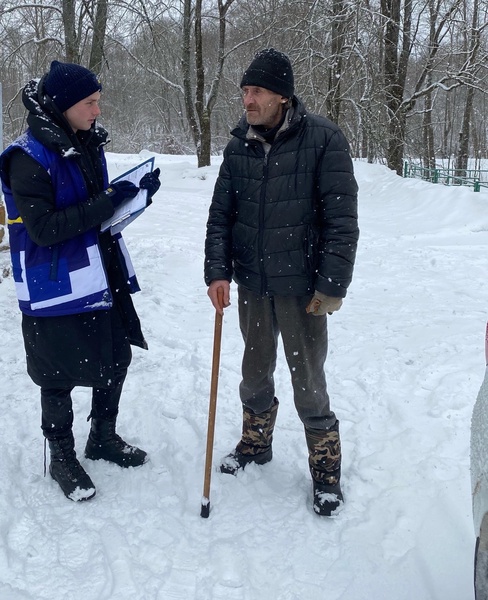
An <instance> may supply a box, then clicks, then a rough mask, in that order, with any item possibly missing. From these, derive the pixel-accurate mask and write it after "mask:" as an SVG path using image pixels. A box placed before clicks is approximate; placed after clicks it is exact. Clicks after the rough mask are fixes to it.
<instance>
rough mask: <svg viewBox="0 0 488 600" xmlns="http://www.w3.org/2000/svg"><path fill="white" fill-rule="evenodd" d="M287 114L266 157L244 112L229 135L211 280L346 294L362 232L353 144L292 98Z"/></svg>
mask: <svg viewBox="0 0 488 600" xmlns="http://www.w3.org/2000/svg"><path fill="white" fill-rule="evenodd" d="M290 113H291V115H292V116H291V119H290ZM287 119H289V121H288V122H287V127H286V128H285V130H284V131H282V132H281V133H279V135H278V136H277V137H276V139H275V141H274V142H273V144H272V146H271V148H269V152H268V153H266V149H267V148H266V145H265V144H263V143H262V141H260V140H259V139H258V137H257V136H255V137H254V139H252V137H250V136H249V134H248V130H249V125H248V124H247V121H246V119H245V117H243V118H242V119H241V121H240V123H239V126H238V127H237V128H236V129H234V131H232V134H233V136H234V137H233V139H231V141H230V142H229V143H228V145H227V147H226V149H225V151H224V158H223V162H222V165H221V168H220V172H219V177H218V179H217V182H216V184H215V189H214V195H213V199H212V203H211V206H210V211H209V218H208V223H207V237H206V242H205V281H206V283H207V285H209V284H210V283H211V282H212V281H213V280H215V279H227V280H228V281H230V280H231V279H232V277H233V278H234V279H235V281H236V282H237V283H238V284H239V285H242V286H244V287H245V288H247V289H249V290H251V291H253V292H255V293H257V294H260V295H271V296H273V295H279V296H303V295H306V294H310V293H312V292H313V291H314V290H315V289H317V290H319V291H320V292H322V293H324V294H327V295H329V296H335V297H341V298H343V297H345V295H346V290H347V287H348V286H349V284H350V282H351V278H352V273H353V267H354V260H355V256H356V247H357V241H358V237H359V229H358V224H357V191H358V187H357V184H356V180H355V178H354V173H353V165H352V160H351V157H350V154H349V144H348V142H347V140H346V138H345V137H344V135H343V134H342V132H341V130H340V129H339V127H338V126H337V125H335V124H334V123H332V122H331V121H329V120H328V119H326V118H324V117H321V116H318V115H313V114H307V112H306V111H305V108H304V106H303V105H302V104H301V102H300V101H299V100H298V98H296V97H295V98H294V99H293V108H292V109H291V110H290V111H289V113H288V115H287ZM249 131H250V132H252V130H249Z"/></svg>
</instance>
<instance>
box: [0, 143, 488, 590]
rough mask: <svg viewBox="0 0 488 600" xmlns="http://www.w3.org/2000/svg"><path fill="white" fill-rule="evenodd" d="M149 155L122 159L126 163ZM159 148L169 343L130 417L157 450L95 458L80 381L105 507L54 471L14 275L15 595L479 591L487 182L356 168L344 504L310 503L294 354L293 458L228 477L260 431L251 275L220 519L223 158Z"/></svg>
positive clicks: (5, 493) (10, 563) (144, 241)
mask: <svg viewBox="0 0 488 600" xmlns="http://www.w3.org/2000/svg"><path fill="white" fill-rule="evenodd" d="M148 156H150V155H149V153H145V152H143V153H141V154H140V155H135V156H134V155H116V154H109V155H108V158H109V166H110V172H111V176H112V177H115V176H117V175H119V174H120V173H122V172H123V171H125V170H127V169H129V168H131V167H133V166H134V165H136V164H137V163H138V162H142V160H145V159H146V158H147V157H148ZM155 159H156V166H158V167H160V168H161V179H162V182H163V183H162V186H161V189H160V191H159V192H158V194H157V195H156V197H155V200H154V203H153V205H152V206H151V207H150V208H149V209H148V210H147V211H146V212H145V213H144V214H143V215H142V216H141V217H140V218H139V219H138V220H137V221H135V222H133V223H132V224H131V225H130V226H129V227H128V228H127V229H126V232H125V239H126V242H127V244H128V246H129V249H130V251H131V255H132V258H133V262H134V264H135V266H136V270H137V273H138V277H139V281H140V283H141V287H142V292H141V293H140V294H137V295H136V296H135V297H134V300H135V303H136V305H137V308H138V311H139V314H140V317H141V321H142V324H143V328H144V331H145V334H146V337H147V340H148V343H149V351H148V352H145V351H143V350H139V349H134V360H133V364H132V366H131V370H130V373H129V377H128V379H127V383H126V387H125V392H124V394H123V399H122V404H121V410H120V419H119V433H121V434H122V435H123V436H124V437H125V438H126V439H127V440H128V441H130V442H132V443H136V444H138V445H140V446H141V447H142V448H144V449H146V450H147V451H148V452H149V454H150V457H151V461H150V462H149V463H148V464H147V465H144V466H143V467H141V468H139V469H130V470H128V471H126V470H122V469H120V468H119V467H117V466H115V465H111V464H108V463H105V462H91V461H87V460H86V459H84V458H83V457H82V450H83V447H84V444H85V439H86V436H87V432H88V423H87V422H86V417H87V415H88V413H89V404H90V391H89V390H88V389H83V388H77V389H76V390H75V393H74V402H75V436H76V439H77V448H78V450H79V454H80V456H81V457H82V458H81V460H82V463H83V464H84V465H85V467H86V469H87V470H88V472H89V474H90V475H91V477H92V479H93V480H94V482H95V484H96V486H97V495H96V497H95V498H94V499H93V500H91V501H89V502H86V503H79V504H76V503H73V502H70V501H68V500H67V499H66V498H65V497H64V496H63V494H62V493H61V491H60V490H59V488H58V486H57V484H56V483H54V482H53V481H52V480H51V479H50V477H49V476H47V477H43V438H42V435H41V430H40V409H39V391H38V389H37V387H36V386H35V385H34V384H33V383H32V382H31V381H30V380H29V378H28V376H27V374H26V372H25V363H24V352H23V345H22V338H21V332H20V314H19V311H18V308H17V302H16V298H15V294H14V288H13V283H12V280H11V279H10V278H8V277H7V278H4V279H3V281H2V282H1V283H0V302H1V306H2V311H0V331H1V335H2V351H1V354H0V366H1V372H2V374H3V376H2V381H3V383H2V395H1V398H2V400H1V406H2V410H1V418H0V449H1V450H0V453H1V460H0V598H1V599H2V600H52V599H53V598H56V599H60V600H61V599H62V600H325V599H327V600H370V599H374V600H412V599H413V598H415V599H416V600H471V599H472V598H473V590H472V561H473V550H474V540H475V536H474V531H473V523H472V516H471V490H470V471H469V432H470V419H471V412H472V408H473V404H474V401H475V399H476V395H477V392H478V389H479V387H480V384H481V381H482V379H483V375H484V371H485V365H484V350H483V347H484V331H485V324H486V320H487V298H488V281H487V249H488V193H486V192H484V193H483V192H482V193H478V194H477V193H474V192H473V191H471V190H469V189H466V188H447V187H442V186H436V185H433V184H428V183H425V182H421V181H417V180H404V179H402V178H400V177H398V176H396V175H395V174H394V173H392V172H391V171H389V170H388V169H386V168H385V167H382V166H379V165H368V164H364V163H361V162H356V174H357V178H358V181H359V185H360V226H361V239H360V246H359V253H358V257H357V266H356V271H355V277H354V280H353V284H352V286H351V288H350V291H349V294H348V297H347V299H346V301H345V303H344V305H343V308H342V309H341V311H340V312H339V313H336V314H334V315H333V316H332V317H330V320H329V328H330V354H329V359H328V362H327V373H328V382H329V391H330V395H331V401H332V406H333V408H334V410H335V411H336V413H337V415H338V417H339V419H340V421H341V432H342V441H343V456H344V458H343V488H344V493H345V497H346V503H345V505H344V507H343V508H342V510H341V511H340V512H339V514H337V515H336V516H334V517H333V518H323V517H322V518H321V517H318V516H317V515H316V514H314V513H313V511H312V508H311V484H310V480H309V474H308V468H307V452H306V445H305V438H304V433H303V428H302V426H301V424H300V422H299V420H298V417H297V416H296V413H295V410H294V407H293V402H292V394H291V386H290V382H289V375H288V371H287V367H286V364H285V361H284V357H283V356H282V355H281V356H280V359H279V362H278V368H277V373H276V383H277V396H278V397H279V399H280V412H279V414H278V422H277V426H276V430H275V441H274V458H273V461H272V462H271V463H269V464H267V465H265V466H264V467H256V466H250V467H249V468H248V469H246V471H245V472H244V473H242V474H241V475H239V476H238V477H237V478H234V477H231V476H229V475H222V474H220V473H219V472H217V470H216V467H217V464H218V460H219V458H220V457H222V456H223V455H224V454H225V453H226V452H227V451H229V450H230V449H231V448H233V446H234V445H235V443H236V442H237V441H238V439H239V435H240V425H241V408H240V404H239V400H238V394H237V388H238V384H239V380H240V360H241V353H242V341H241V338H240V333H239V329H238V324H237V308H236V306H237V302H236V300H237V299H236V291H235V288H233V304H232V306H231V307H229V308H228V309H227V310H226V313H225V317H224V324H223V338H222V356H221V368H220V379H219V390H218V400H217V417H216V431H215V444H214V469H213V471H212V481H211V493H210V500H211V513H210V517H209V518H208V519H202V518H201V516H200V508H201V499H202V490H203V477H204V463H205V446H206V435H207V412H208V402H209V390H210V375H211V358H212V343H213V327H214V311H213V309H212V308H211V305H210V302H209V300H208V298H207V296H206V287H205V285H204V282H203V277H202V273H203V243H204V235H205V223H206V218H207V211H208V205H209V202H210V198H211V194H212V189H213V185H214V181H215V178H216V175H217V171H218V165H219V162H220V159H215V162H214V164H213V165H212V166H211V167H208V168H202V169H197V167H196V159H195V158H194V157H182V156H162V155H155ZM4 260H5V258H4Z"/></svg>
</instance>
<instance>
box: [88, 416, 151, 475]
mask: <svg viewBox="0 0 488 600" xmlns="http://www.w3.org/2000/svg"><path fill="white" fill-rule="evenodd" d="M115 424H116V418H115V417H113V418H111V419H99V418H92V419H91V428H90V434H89V436H88V440H87V442H86V447H85V456H86V458H90V459H91V460H100V459H103V460H107V461H109V462H113V463H115V464H116V465H119V467H124V468H127V467H139V466H141V465H143V464H144V463H145V462H147V461H148V456H147V453H146V452H144V450H141V449H140V448H137V447H136V446H131V445H130V444H128V443H127V442H125V441H124V440H123V439H122V438H121V437H120V436H119V435H117V434H116V433H115Z"/></svg>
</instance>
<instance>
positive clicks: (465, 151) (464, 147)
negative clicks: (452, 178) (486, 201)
mask: <svg viewBox="0 0 488 600" xmlns="http://www.w3.org/2000/svg"><path fill="white" fill-rule="evenodd" d="M479 43H480V31H479V28H478V0H474V4H473V20H472V25H471V32H470V40H469V43H467V44H466V46H468V45H469V51H468V52H469V54H470V55H471V57H472V58H474V57H475V56H476V54H477V51H478V47H479ZM473 102H474V86H473V82H471V81H470V85H468V89H467V90H466V102H465V104H464V112H463V122H462V126H461V131H460V132H459V145H458V151H457V156H456V167H455V168H456V174H459V176H460V177H462V176H463V175H464V174H465V172H466V170H467V168H468V157H469V141H470V125H471V115H472V113H473Z"/></svg>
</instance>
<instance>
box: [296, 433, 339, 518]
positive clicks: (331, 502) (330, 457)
mask: <svg viewBox="0 0 488 600" xmlns="http://www.w3.org/2000/svg"><path fill="white" fill-rule="evenodd" d="M305 436H306V439H307V446H308V453H309V458H308V463H309V468H310V473H311V475H312V482H313V505H312V506H313V509H314V511H315V512H316V513H317V514H318V515H321V516H327V517H330V516H331V514H332V513H333V512H334V511H335V510H336V509H337V508H339V506H340V505H341V504H342V503H343V502H344V497H343V495H342V491H341V440H340V436H339V421H336V423H335V424H334V425H333V426H332V427H331V428H330V429H327V430H319V429H309V428H308V427H306V428H305Z"/></svg>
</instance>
